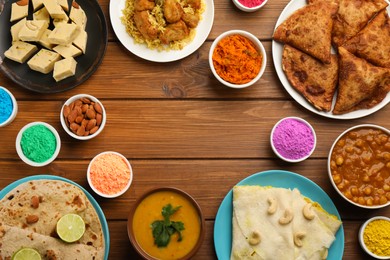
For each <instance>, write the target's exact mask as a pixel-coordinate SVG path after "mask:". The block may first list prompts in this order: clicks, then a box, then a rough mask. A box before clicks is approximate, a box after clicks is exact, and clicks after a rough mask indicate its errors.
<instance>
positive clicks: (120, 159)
mask: <svg viewBox="0 0 390 260" xmlns="http://www.w3.org/2000/svg"><path fill="white" fill-rule="evenodd" d="M87 179H88V183H89V186H90V187H91V189H92V190H93V191H94V192H95V193H96V194H98V195H99V196H101V197H104V198H116V197H119V196H120V195H122V194H123V193H125V192H126V191H127V190H128V189H129V188H130V185H131V182H132V180H133V170H132V168H131V165H130V163H129V161H128V160H127V159H126V157H125V156H123V155H122V154H120V153H117V152H113V151H108V152H102V153H100V154H98V155H96V156H95V157H94V158H93V159H92V160H91V162H90V163H89V166H88V170H87Z"/></svg>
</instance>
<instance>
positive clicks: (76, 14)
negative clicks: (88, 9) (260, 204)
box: [69, 1, 87, 30]
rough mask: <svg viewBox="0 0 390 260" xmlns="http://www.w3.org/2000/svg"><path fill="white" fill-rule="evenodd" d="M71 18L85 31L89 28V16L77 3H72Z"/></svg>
mask: <svg viewBox="0 0 390 260" xmlns="http://www.w3.org/2000/svg"><path fill="white" fill-rule="evenodd" d="M69 18H70V19H71V20H72V21H73V22H74V23H75V24H77V25H79V26H80V27H81V28H82V29H83V30H85V27H86V26H87V15H86V14H85V12H84V10H83V9H82V8H81V7H80V5H79V4H77V3H76V2H75V1H73V3H72V9H70V14H69Z"/></svg>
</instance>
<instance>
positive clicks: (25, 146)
mask: <svg viewBox="0 0 390 260" xmlns="http://www.w3.org/2000/svg"><path fill="white" fill-rule="evenodd" d="M60 148H61V139H60V136H59V135H58V132H57V130H56V129H55V128H54V127H52V126H51V125H49V124H47V123H45V122H33V123H29V124H27V125H25V126H24V127H23V128H22V129H21V130H20V131H19V133H18V135H17V137H16V152H17V153H18V155H19V157H20V159H22V160H23V161H24V162H25V163H27V164H29V165H31V166H35V167H41V166H45V165H48V164H49V163H51V162H52V161H54V159H55V158H56V157H57V156H58V154H59V152H60Z"/></svg>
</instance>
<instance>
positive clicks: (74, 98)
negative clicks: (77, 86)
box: [60, 94, 107, 140]
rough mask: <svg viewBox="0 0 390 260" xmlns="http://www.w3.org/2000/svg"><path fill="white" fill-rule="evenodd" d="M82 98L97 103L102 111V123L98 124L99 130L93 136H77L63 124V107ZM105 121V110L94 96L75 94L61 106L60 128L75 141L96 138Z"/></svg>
mask: <svg viewBox="0 0 390 260" xmlns="http://www.w3.org/2000/svg"><path fill="white" fill-rule="evenodd" d="M83 97H86V98H89V99H90V100H92V101H93V102H95V103H99V104H100V106H101V108H102V111H103V114H102V115H103V116H102V123H101V124H100V127H99V129H98V130H97V131H96V132H95V133H94V134H90V135H87V136H79V135H77V134H75V133H73V132H72V131H71V130H70V129H69V127H68V126H67V124H66V122H65V117H64V116H63V113H64V107H65V105H68V106H69V105H70V104H71V103H72V102H73V101H76V100H78V99H80V98H83ZM106 120H107V113H106V110H105V108H104V106H103V104H102V102H100V100H99V99H97V98H96V97H94V96H91V95H88V94H77V95H75V96H73V97H71V98H69V99H68V100H67V101H66V102H65V103H64V105H63V106H62V108H61V113H60V121H61V125H62V128H64V130H65V132H67V133H68V134H69V135H70V136H71V137H73V138H75V139H77V140H90V139H92V138H94V137H96V136H98V135H99V134H100V133H101V132H102V131H103V129H104V126H105V125H106Z"/></svg>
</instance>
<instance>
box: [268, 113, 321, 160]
mask: <svg viewBox="0 0 390 260" xmlns="http://www.w3.org/2000/svg"><path fill="white" fill-rule="evenodd" d="M270 139H271V140H270V141H271V147H272V150H273V151H274V153H275V154H276V155H277V156H278V157H279V158H281V159H283V160H284V161H286V162H292V163H296V162H301V161H303V160H306V159H307V158H309V156H310V155H311V154H312V153H313V152H314V149H315V147H316V143H317V137H316V133H315V131H314V128H313V127H312V126H311V125H310V124H309V123H308V122H307V121H306V120H304V119H302V118H299V117H285V118H283V119H281V120H279V121H278V122H277V123H276V124H275V126H274V127H273V128H272V131H271V138H270Z"/></svg>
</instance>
